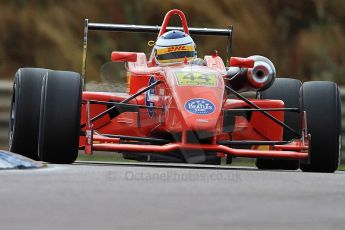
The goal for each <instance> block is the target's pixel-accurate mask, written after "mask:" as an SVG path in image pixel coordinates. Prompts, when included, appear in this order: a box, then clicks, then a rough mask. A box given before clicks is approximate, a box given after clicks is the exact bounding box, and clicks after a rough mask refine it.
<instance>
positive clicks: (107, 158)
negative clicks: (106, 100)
mask: <svg viewBox="0 0 345 230" xmlns="http://www.w3.org/2000/svg"><path fill="white" fill-rule="evenodd" d="M77 161H103V162H136V161H132V160H126V159H123V158H122V155H121V154H116V153H112V154H104V153H101V154H97V153H95V154H94V155H85V154H82V153H80V154H79V156H78V159H77ZM222 165H225V162H222ZM231 166H245V167H255V161H254V160H252V159H234V161H233V163H232V164H231ZM338 170H341V171H345V163H343V164H341V165H340V166H339V168H338Z"/></svg>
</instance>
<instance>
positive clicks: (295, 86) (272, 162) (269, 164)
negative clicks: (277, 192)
mask: <svg viewBox="0 0 345 230" xmlns="http://www.w3.org/2000/svg"><path fill="white" fill-rule="evenodd" d="M301 86H302V83H301V81H299V80H297V79H291V78H277V79H275V81H274V83H273V85H272V86H271V87H270V88H268V89H267V90H264V91H262V92H259V97H260V98H261V99H277V100H282V101H284V104H285V107H286V108H300V102H299V101H300V96H299V95H300V93H299V92H300V88H301ZM284 123H285V124H287V125H288V126H290V127H291V128H293V129H294V130H296V131H297V132H300V129H301V125H300V114H299V113H295V112H285V114H284ZM293 138H295V135H294V134H293V133H291V132H290V131H289V130H287V129H284V130H283V140H284V141H289V140H291V139H293ZM255 164H256V166H257V167H258V168H259V169H284V170H297V169H298V168H299V161H298V160H283V159H257V160H256V162H255Z"/></svg>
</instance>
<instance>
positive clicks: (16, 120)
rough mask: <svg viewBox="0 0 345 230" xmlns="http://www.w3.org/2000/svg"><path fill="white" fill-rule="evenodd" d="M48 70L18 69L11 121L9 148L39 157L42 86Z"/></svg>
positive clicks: (32, 157)
mask: <svg viewBox="0 0 345 230" xmlns="http://www.w3.org/2000/svg"><path fill="white" fill-rule="evenodd" d="M48 71H49V70H47V69H39V68H21V69H18V71H17V73H16V75H15V79H14V83H13V95H12V102H11V114H10V122H9V126H10V127H9V138H8V139H9V150H10V151H11V152H15V153H18V154H21V155H23V156H26V157H29V158H31V159H33V160H39V157H38V149H37V144H38V126H39V118H40V104H41V88H42V80H43V77H44V75H45V74H46V73H47V72H48Z"/></svg>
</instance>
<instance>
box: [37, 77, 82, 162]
mask: <svg viewBox="0 0 345 230" xmlns="http://www.w3.org/2000/svg"><path fill="white" fill-rule="evenodd" d="M81 92H82V81H81V78H80V75H79V74H78V73H74V72H67V71H52V72H49V73H48V74H47V75H46V76H45V77H44V79H43V87H42V99H41V110H40V117H41V119H40V123H39V139H38V143H39V145H38V153H39V156H40V158H41V160H42V161H46V162H50V163H57V164H70V163H73V162H74V161H75V160H76V158H77V156H78V145H79V134H80V115H81Z"/></svg>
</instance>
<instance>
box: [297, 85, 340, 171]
mask: <svg viewBox="0 0 345 230" xmlns="http://www.w3.org/2000/svg"><path fill="white" fill-rule="evenodd" d="M301 94H302V95H301V97H302V101H303V102H302V104H303V109H304V110H305V111H306V113H307V128H308V133H310V134H311V143H310V159H309V160H310V162H309V164H305V163H303V164H302V163H301V169H302V171H306V172H329V173H332V172H334V171H335V170H337V168H338V166H339V160H340V152H341V151H340V150H341V99H340V93H339V89H338V86H337V85H336V84H335V83H333V82H327V81H311V82H305V83H304V84H303V86H302V90H301Z"/></svg>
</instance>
